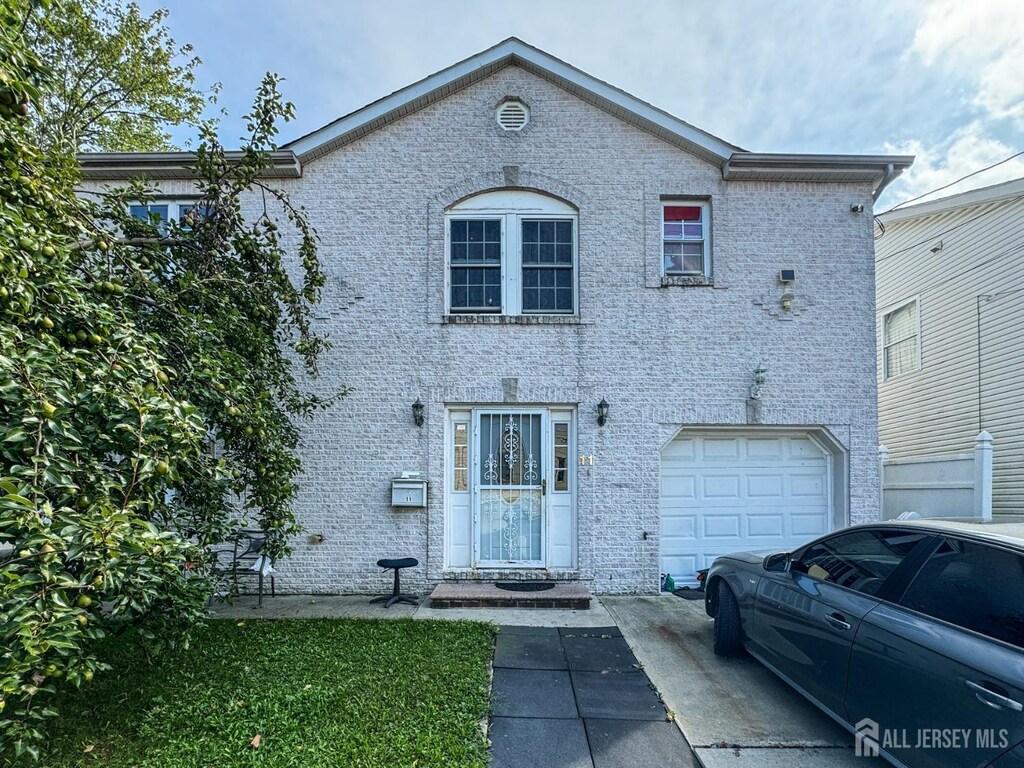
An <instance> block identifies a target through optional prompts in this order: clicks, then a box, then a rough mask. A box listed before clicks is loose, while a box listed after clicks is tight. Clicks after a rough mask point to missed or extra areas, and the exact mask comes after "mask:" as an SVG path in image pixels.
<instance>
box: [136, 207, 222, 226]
mask: <svg viewBox="0 0 1024 768" xmlns="http://www.w3.org/2000/svg"><path fill="white" fill-rule="evenodd" d="M128 211H129V213H131V215H132V216H134V217H135V218H136V219H139V220H141V221H148V222H150V223H155V224H157V225H158V226H159V227H160V229H161V230H164V229H166V225H167V222H168V221H177V222H179V223H180V224H181V225H182V226H191V224H192V223H193V222H194V220H195V219H196V218H197V217H202V216H204V215H205V214H206V206H204V205H202V204H201V203H198V202H196V201H195V200H167V201H164V200H161V201H159V202H153V203H148V204H146V205H143V204H141V203H140V204H136V205H131V206H129V207H128Z"/></svg>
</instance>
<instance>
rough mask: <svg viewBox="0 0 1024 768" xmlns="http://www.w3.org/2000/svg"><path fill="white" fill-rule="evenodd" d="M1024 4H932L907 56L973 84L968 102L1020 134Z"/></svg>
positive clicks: (998, 0)
mask: <svg viewBox="0 0 1024 768" xmlns="http://www.w3.org/2000/svg"><path fill="white" fill-rule="evenodd" d="M1022 30H1024V3H1022V2H1020V0H984V2H978V1H977V0H975V2H964V0H935V1H934V2H932V4H931V5H930V6H929V7H928V8H927V10H926V11H925V12H924V15H923V16H922V18H921V20H920V23H919V24H918V27H917V30H916V32H915V34H914V40H913V42H912V44H911V47H910V51H911V53H913V54H917V55H918V56H920V57H921V59H922V60H923V62H924V63H925V64H926V65H927V66H937V67H939V68H940V69H942V70H943V71H944V72H946V73H949V74H952V75H956V76H964V75H967V76H968V77H970V78H971V79H972V80H974V84H973V85H974V89H975V92H974V93H973V94H972V95H971V97H970V98H971V100H972V102H973V103H974V104H975V105H976V106H977V107H979V108H981V109H982V110H984V111H985V112H986V113H987V114H988V115H990V116H991V117H993V118H996V119H1002V118H1012V119H1013V120H1014V121H1015V123H1016V125H1017V126H1018V127H1019V128H1024V77H1022V76H1021V73H1022V72H1024V34H1022Z"/></svg>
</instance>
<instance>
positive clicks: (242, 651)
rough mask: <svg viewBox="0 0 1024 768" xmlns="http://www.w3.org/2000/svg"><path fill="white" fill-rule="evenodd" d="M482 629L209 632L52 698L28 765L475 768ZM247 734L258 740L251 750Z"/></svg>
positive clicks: (328, 622) (273, 624) (483, 689)
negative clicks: (44, 734) (51, 712)
mask: <svg viewBox="0 0 1024 768" xmlns="http://www.w3.org/2000/svg"><path fill="white" fill-rule="evenodd" d="M492 640H493V636H492V629H491V627H490V626H489V625H486V624H473V623H469V622H448V621H412V620H410V619H404V620H363V619H323V620H302V621H298V620H296V621H288V620H278V621H260V620H248V621H244V622H236V621H212V622H210V624H209V626H207V627H205V628H204V629H202V630H201V631H200V633H199V636H198V637H197V638H196V642H195V643H194V644H193V646H192V648H191V649H190V650H187V651H179V652H176V653H174V654H172V655H167V656H166V657H162V658H161V659H159V660H158V662H157V663H156V664H155V665H152V666H151V665H149V664H147V663H146V662H145V661H144V660H143V658H142V656H141V654H140V653H139V652H138V649H137V648H136V647H134V646H133V645H132V644H131V643H128V642H124V641H123V640H119V641H114V642H110V643H108V645H107V647H105V648H104V658H105V659H106V660H107V661H109V662H110V663H111V664H113V666H114V671H113V672H110V673H107V674H104V675H102V676H97V678H96V680H95V681H94V682H93V684H92V685H90V686H88V687H87V688H86V689H83V690H81V691H73V690H72V691H68V692H66V693H64V694H63V695H62V696H61V697H60V699H59V701H58V702H57V703H58V706H59V708H60V711H61V715H60V718H59V719H58V720H56V721H55V722H53V723H52V724H51V727H50V729H49V735H48V739H47V746H46V749H45V750H44V754H43V756H42V759H41V761H40V763H38V764H36V765H41V766H54V767H57V766H60V768H69V767H70V766H103V768H119V767H122V766H123V767H124V768H127V767H128V766H140V767H142V766H146V767H150V766H151V767H152V768H157V767H159V768H192V767H195V768H199V767H200V766H203V767H204V768H205V767H206V766H210V767H211V768H213V767H214V766H216V768H228V767H229V766H267V768H270V767H273V768H278V767H279V766H303V767H309V768H312V767H314V766H345V767H351V768H368V767H369V766H378V767H379V768H400V767H401V766H407V767H409V768H412V767H413V766H416V768H427V766H438V768H442V767H443V768H457V767H460V766H465V767H467V768H468V767H469V766H486V764H487V744H486V741H485V739H484V736H483V734H482V733H481V730H480V726H479V721H480V720H481V719H483V718H485V717H486V716H487V711H488V689H489V680H488V665H489V662H490V658H491V648H492ZM257 734H260V736H261V737H262V743H261V745H260V747H259V748H258V749H253V748H252V747H251V746H250V742H251V741H252V739H253V737H254V736H256V735H257Z"/></svg>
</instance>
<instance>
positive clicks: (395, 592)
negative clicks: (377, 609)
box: [370, 557, 420, 608]
mask: <svg viewBox="0 0 1024 768" xmlns="http://www.w3.org/2000/svg"><path fill="white" fill-rule="evenodd" d="M419 564H420V561H419V560H417V559H416V558H415V557H402V558H399V559H397V560H389V559H388V558H384V559H382V560H378V561H377V565H378V567H380V568H385V569H387V568H394V569H395V586H394V589H392V590H391V594H390V595H384V596H383V597H375V598H373V600H371V601H370V602H371V603H384V607H385V608H390V607H391V606H392V605H394V604H395V603H409V604H410V605H419V603H418V602H417V600H416V598H414V597H411V596H409V595H403V594H402V590H401V588H400V584H399V580H398V572H399V571H400V570H402V569H403V568H415V567H416V566H417V565H419Z"/></svg>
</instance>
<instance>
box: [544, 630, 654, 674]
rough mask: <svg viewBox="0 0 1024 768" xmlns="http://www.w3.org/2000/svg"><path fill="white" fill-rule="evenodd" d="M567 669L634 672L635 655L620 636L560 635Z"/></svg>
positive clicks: (635, 664) (635, 665)
mask: <svg viewBox="0 0 1024 768" xmlns="http://www.w3.org/2000/svg"><path fill="white" fill-rule="evenodd" d="M562 647H563V648H564V649H565V658H566V661H568V662H569V669H578V670H580V671H583V672H635V671H636V670H637V661H636V656H634V655H633V652H632V651H631V650H629V646H628V645H626V641H625V640H623V639H622V638H621V637H607V638H605V637H569V636H566V635H562Z"/></svg>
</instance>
